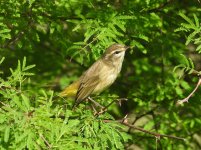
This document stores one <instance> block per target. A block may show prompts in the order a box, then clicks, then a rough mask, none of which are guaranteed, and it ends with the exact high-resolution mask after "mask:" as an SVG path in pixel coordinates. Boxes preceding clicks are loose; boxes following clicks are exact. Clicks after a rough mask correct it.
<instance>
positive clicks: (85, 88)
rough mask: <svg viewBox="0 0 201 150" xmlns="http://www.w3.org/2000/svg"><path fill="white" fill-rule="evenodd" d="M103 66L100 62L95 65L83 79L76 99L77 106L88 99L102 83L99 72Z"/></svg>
mask: <svg viewBox="0 0 201 150" xmlns="http://www.w3.org/2000/svg"><path fill="white" fill-rule="evenodd" d="M101 65H102V63H101V62H99V61H98V62H96V63H94V64H93V65H92V66H91V67H90V68H89V69H88V70H87V71H86V72H85V73H84V74H83V76H82V77H81V82H80V86H79V88H78V91H77V95H76V99H75V105H76V106H77V105H79V103H80V102H82V101H83V100H84V99H85V98H87V97H88V96H89V95H90V94H91V93H92V92H93V91H94V89H95V88H96V86H97V85H98V83H99V82H100V78H99V72H100V69H101Z"/></svg>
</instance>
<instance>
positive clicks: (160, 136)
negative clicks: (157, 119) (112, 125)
mask: <svg viewBox="0 0 201 150" xmlns="http://www.w3.org/2000/svg"><path fill="white" fill-rule="evenodd" d="M112 121H113V120H104V122H106V123H107V122H112ZM116 121H117V122H119V123H121V124H123V125H125V126H127V127H130V128H132V129H135V130H138V131H141V132H144V133H147V134H150V135H152V136H154V137H156V138H157V139H158V140H160V139H161V138H164V137H166V138H172V139H177V140H183V141H184V140H186V139H185V138H181V137H177V136H173V135H166V134H160V133H156V132H151V131H148V130H145V129H143V128H140V127H136V126H134V125H131V124H129V123H128V118H127V115H126V116H125V117H124V118H123V119H121V120H116Z"/></svg>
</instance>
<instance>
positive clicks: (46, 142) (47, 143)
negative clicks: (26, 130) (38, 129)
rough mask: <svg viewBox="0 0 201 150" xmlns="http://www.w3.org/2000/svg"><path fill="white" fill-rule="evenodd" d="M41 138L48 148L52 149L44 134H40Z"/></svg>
mask: <svg viewBox="0 0 201 150" xmlns="http://www.w3.org/2000/svg"><path fill="white" fill-rule="evenodd" d="M40 137H41V138H42V139H43V141H44V142H45V144H46V145H47V146H48V148H52V145H51V144H50V143H49V142H48V141H47V140H46V139H45V138H44V136H43V135H42V134H40Z"/></svg>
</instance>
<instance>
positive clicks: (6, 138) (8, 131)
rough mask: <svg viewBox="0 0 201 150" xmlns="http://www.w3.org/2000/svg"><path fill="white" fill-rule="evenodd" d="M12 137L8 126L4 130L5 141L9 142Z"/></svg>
mask: <svg viewBox="0 0 201 150" xmlns="http://www.w3.org/2000/svg"><path fill="white" fill-rule="evenodd" d="M9 137H10V126H7V127H6V128H5V131H4V142H6V143H7V142H8V140H9Z"/></svg>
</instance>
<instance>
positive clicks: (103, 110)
mask: <svg viewBox="0 0 201 150" xmlns="http://www.w3.org/2000/svg"><path fill="white" fill-rule="evenodd" d="M127 100H128V99H126V98H119V99H115V100H113V101H112V102H111V103H109V104H108V105H107V106H106V107H103V108H101V110H100V111H99V112H98V113H96V114H95V116H99V115H101V114H103V113H104V112H106V111H107V108H108V107H109V106H110V105H112V104H113V103H114V102H118V103H119V105H120V106H121V102H122V101H127Z"/></svg>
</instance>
